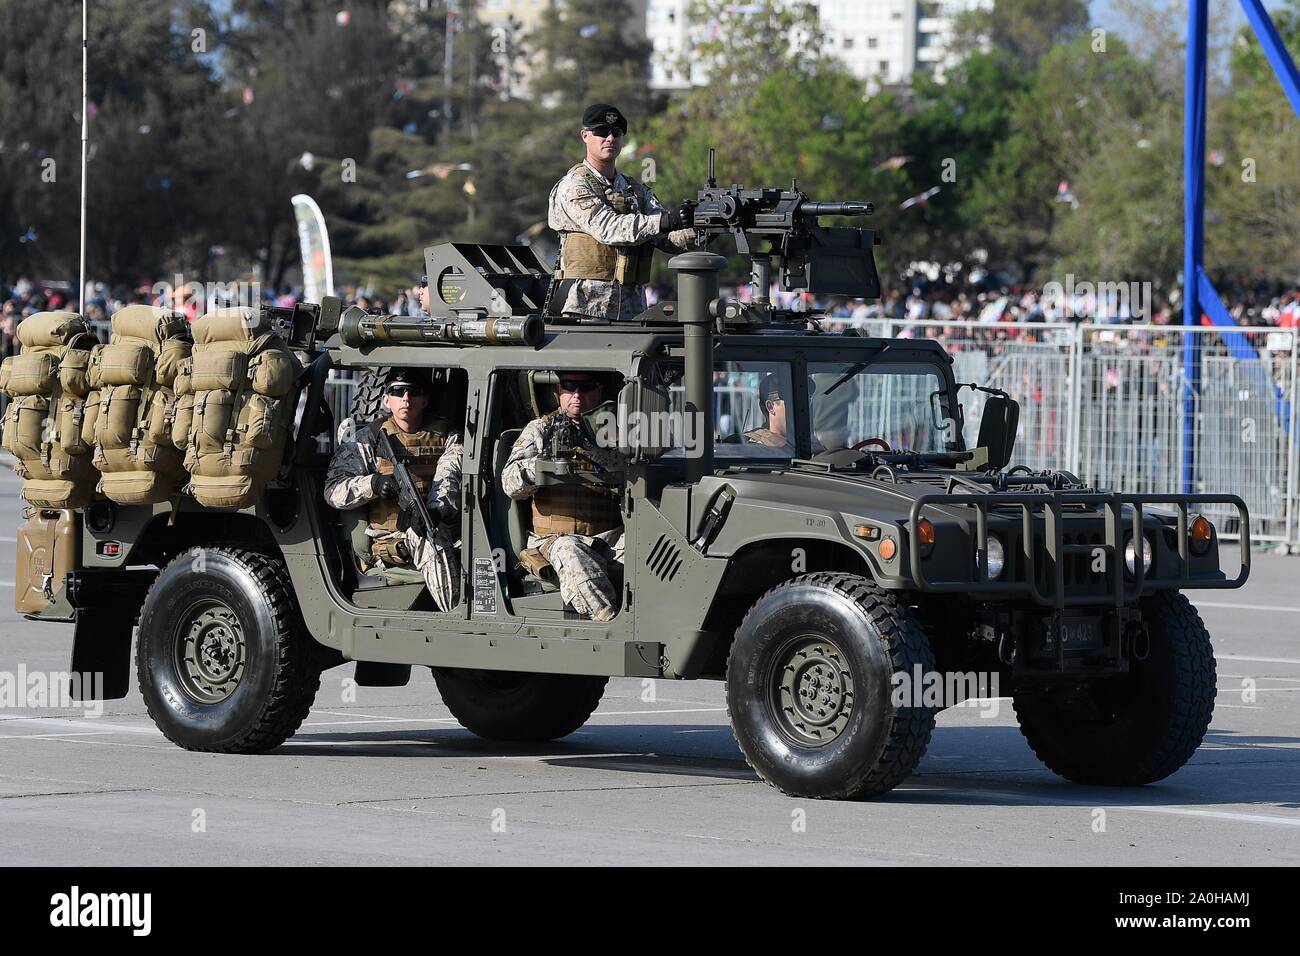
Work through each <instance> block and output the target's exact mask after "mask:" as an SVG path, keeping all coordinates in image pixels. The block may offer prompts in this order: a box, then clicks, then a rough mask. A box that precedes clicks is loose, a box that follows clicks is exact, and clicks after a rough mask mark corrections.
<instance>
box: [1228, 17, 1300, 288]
mask: <svg viewBox="0 0 1300 956" xmlns="http://www.w3.org/2000/svg"><path fill="white" fill-rule="evenodd" d="M1272 16H1273V22H1274V25H1275V26H1276V27H1277V30H1278V33H1279V35H1280V36H1281V38H1282V42H1283V43H1284V44H1285V45H1286V46H1287V47H1288V49H1289V50H1290V51H1291V52H1292V56H1293V57H1294V56H1297V55H1300V0H1290V2H1289V3H1288V5H1287V6H1286V7H1285V8H1282V9H1279V10H1275V11H1273V13H1272ZM1231 78H1232V82H1231V91H1230V94H1229V95H1228V96H1227V97H1226V98H1225V101H1224V102H1222V104H1215V105H1216V108H1215V110H1214V112H1213V114H1212V115H1211V124H1210V128H1211V130H1212V131H1213V132H1212V134H1211V139H1210V142H1211V144H1212V146H1213V147H1214V150H1213V151H1212V152H1211V154H1210V159H1209V163H1208V168H1207V170H1206V220H1207V229H1206V255H1205V261H1206V264H1207V267H1208V268H1211V269H1212V270H1214V271H1218V272H1227V273H1232V272H1235V273H1237V274H1239V275H1242V276H1244V277H1252V276H1253V277H1258V276H1261V275H1263V276H1275V277H1287V278H1294V277H1295V276H1296V275H1297V273H1298V272H1300V264H1298V263H1297V261H1296V250H1297V249H1300V162H1297V161H1296V155H1297V151H1298V150H1300V118H1298V117H1297V116H1296V114H1295V112H1294V111H1293V109H1292V107H1291V104H1290V101H1288V100H1287V98H1286V96H1285V95H1284V93H1283V91H1282V87H1281V85H1280V84H1279V83H1278V81H1277V77H1276V76H1274V75H1273V71H1272V68H1271V67H1270V66H1269V64H1268V61H1267V59H1266V58H1265V56H1264V51H1263V48H1262V47H1261V46H1260V44H1259V40H1258V38H1257V37H1256V36H1255V34H1254V33H1253V32H1252V31H1251V30H1250V28H1249V27H1245V26H1243V27H1241V28H1240V29H1239V31H1238V33H1237V37H1236V42H1235V43H1234V45H1233V51H1232V57H1231Z"/></svg>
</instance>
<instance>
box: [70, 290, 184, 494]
mask: <svg viewBox="0 0 1300 956" xmlns="http://www.w3.org/2000/svg"><path fill="white" fill-rule="evenodd" d="M190 348H191V343H190V332H189V325H188V323H187V322H186V321H185V316H183V315H181V314H180V313H176V312H171V311H169V310H167V309H161V308H156V307H154V306H148V305H128V306H126V307H125V308H123V309H121V310H119V311H118V312H116V313H114V314H113V335H112V339H111V341H110V343H109V344H108V345H100V346H98V347H96V349H95V351H94V352H93V353H92V354H91V356H90V369H89V379H90V387H91V388H92V389H93V391H92V392H91V393H90V398H89V400H88V401H87V405H86V425H87V432H86V434H87V435H88V436H89V441H90V442H91V443H92V444H93V445H94V446H95V454H94V463H95V467H96V468H98V469H99V470H100V472H101V473H102V474H103V477H102V478H101V480H100V491H102V492H103V493H104V495H105V496H106V497H108V498H111V499H113V500H114V501H116V502H119V503H120V504H127V505H138V504H153V503H155V502H159V501H166V500H167V499H168V498H171V497H173V496H175V495H178V494H179V493H180V488H181V485H182V484H183V483H184V478H185V470H184V467H183V465H182V453H181V451H180V449H178V448H177V447H176V446H175V445H174V444H173V443H172V420H173V419H174V418H175V415H176V398H175V395H174V393H173V392H172V384H173V383H174V382H175V381H176V376H177V375H178V374H179V373H180V369H181V364H182V363H183V362H185V361H186V360H188V359H189V357H190Z"/></svg>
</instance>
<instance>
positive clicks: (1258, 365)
mask: <svg viewBox="0 0 1300 956" xmlns="http://www.w3.org/2000/svg"><path fill="white" fill-rule="evenodd" d="M872 331H873V332H874V331H877V330H876V329H873V330H872ZM878 331H879V332H880V333H881V334H885V335H894V336H900V335H901V336H905V337H910V338H921V337H925V338H936V339H939V340H940V341H941V342H942V343H943V344H944V347H945V348H947V350H948V351H949V353H950V354H951V355H952V356H953V359H954V373H955V374H956V376H957V380H958V381H959V382H975V383H978V384H981V385H989V386H993V387H995V388H1001V389H1004V390H1005V391H1007V392H1008V393H1010V394H1011V396H1012V397H1013V398H1015V399H1016V400H1017V401H1019V402H1020V405H1021V416H1020V433H1019V436H1018V440H1017V444H1016V453H1015V461H1017V462H1024V463H1025V464H1027V465H1029V466H1031V467H1034V468H1059V469H1064V470H1066V471H1069V472H1071V473H1073V474H1076V475H1078V476H1079V477H1080V478H1082V479H1084V480H1085V481H1086V482H1088V483H1089V484H1092V485H1094V486H1096V487H1099V488H1104V489H1106V490H1111V491H1123V492H1129V493H1144V494H1174V493H1179V492H1182V491H1184V490H1185V489H1184V468H1185V461H1186V460H1187V452H1188V447H1187V446H1188V441H1189V440H1190V442H1191V449H1190V452H1191V462H1192V469H1191V485H1190V489H1187V490H1189V491H1190V493H1192V494H1196V493H1204V494H1223V493H1231V494H1237V495H1240V496H1241V497H1242V498H1243V499H1245V501H1246V504H1247V505H1248V506H1249V508H1250V515H1251V534H1252V535H1253V536H1255V537H1256V538H1257V539H1258V540H1260V541H1272V542H1278V543H1286V544H1288V545H1297V544H1300V523H1298V521H1297V518H1298V515H1297V504H1298V502H1297V484H1296V479H1297V475H1298V474H1300V471H1298V465H1300V463H1298V460H1297V443H1296V440H1295V439H1296V428H1297V418H1296V414H1297V409H1296V398H1297V394H1296V363H1297V353H1298V351H1300V350H1298V349H1297V342H1296V338H1297V331H1300V330H1292V329H1277V328H1272V327H1263V328H1247V327H1237V328H1231V329H1226V328H1219V327H1214V326H1210V327H1195V328H1187V327H1184V326H1181V325H1178V326H1175V325H1097V324H1090V323H1082V324H1078V325H1076V324H1072V323H1070V324H1049V323H1037V322H1035V323H1023V322H1016V323H1012V322H1002V323H996V324H987V325H982V324H979V323H961V324H954V323H945V322H942V321H911V322H881V323H879V326H878ZM1189 337H1190V338H1191V340H1192V344H1193V345H1194V347H1195V350H1196V352H1197V355H1198V356H1199V361H1200V380H1199V382H1196V383H1192V382H1188V381H1187V380H1186V377H1185V374H1184V369H1183V346H1184V343H1185V342H1186V341H1187V339H1188V338H1189ZM962 401H963V406H964V412H965V428H966V439H967V442H968V443H969V442H973V441H974V440H975V437H976V435H977V433H978V428H979V420H980V415H981V413H982V410H983V404H984V394H983V393H981V392H972V391H963V392H962ZM1186 406H1190V412H1191V414H1190V427H1187V428H1185V427H1184V425H1185V422H1186V421H1187V415H1186V411H1185V407H1186ZM1203 510H1204V511H1205V513H1206V514H1207V515H1209V516H1210V517H1212V518H1213V519H1214V520H1215V521H1216V523H1217V524H1218V525H1219V527H1220V531H1221V533H1222V534H1223V536H1224V537H1225V538H1235V537H1237V536H1238V535H1239V531H1238V529H1237V527H1236V524H1237V521H1238V518H1237V515H1236V513H1235V511H1234V510H1233V509H1227V510H1225V509H1223V508H1222V507H1220V506H1216V505H1213V504H1208V503H1207V504H1206V505H1205V507H1204V509H1203Z"/></svg>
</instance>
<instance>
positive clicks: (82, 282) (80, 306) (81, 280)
mask: <svg viewBox="0 0 1300 956" xmlns="http://www.w3.org/2000/svg"><path fill="white" fill-rule="evenodd" d="M89 2H90V0H81V268H80V270H79V271H78V273H77V312H78V314H80V315H83V316H84V315H85V314H86V301H85V300H86V138H87V130H86V76H87V73H88V67H87V65H86V63H87V52H86V33H87V30H86V23H87V20H88V19H89V15H88V14H87V12H86V8H87V7H88V6H89Z"/></svg>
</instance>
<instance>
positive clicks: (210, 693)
mask: <svg viewBox="0 0 1300 956" xmlns="http://www.w3.org/2000/svg"><path fill="white" fill-rule="evenodd" d="M185 617H186V619H187V620H188V622H189V623H187V624H182V625H181V627H180V628H179V630H178V633H177V640H176V673H177V674H178V675H179V676H180V682H181V686H182V687H183V688H184V690H185V692H186V693H187V694H189V695H190V696H191V697H193V698H194V699H195V700H197V701H199V702H200V703H204V704H217V703H220V702H221V701H223V700H225V699H226V698H228V697H229V696H230V695H231V694H233V693H234V692H235V688H236V687H237V686H238V685H239V679H240V678H241V677H242V676H243V674H244V665H245V663H246V661H247V656H248V645H247V643H246V641H245V640H244V628H243V626H242V625H241V624H240V623H239V618H238V617H237V616H236V615H235V612H234V611H232V610H231V609H230V608H229V607H227V606H226V605H225V604H223V603H221V602H220V601H204V602H201V603H199V604H196V605H195V606H194V607H193V608H191V609H190V612H189V614H187V615H186V616H185Z"/></svg>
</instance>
